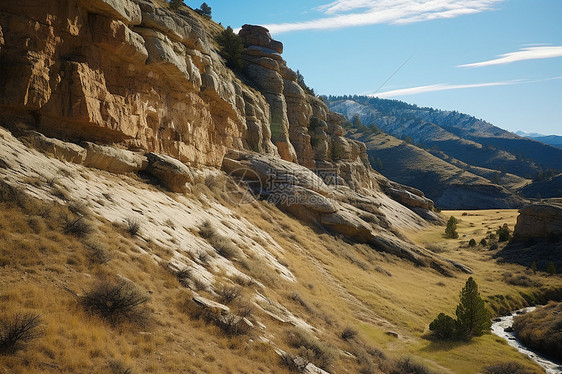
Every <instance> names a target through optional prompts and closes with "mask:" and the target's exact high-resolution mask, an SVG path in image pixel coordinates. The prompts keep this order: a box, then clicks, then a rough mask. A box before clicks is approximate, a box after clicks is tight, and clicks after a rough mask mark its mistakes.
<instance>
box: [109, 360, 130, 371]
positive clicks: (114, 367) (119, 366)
mask: <svg viewBox="0 0 562 374" xmlns="http://www.w3.org/2000/svg"><path fill="white" fill-rule="evenodd" d="M107 366H108V368H109V371H110V372H111V374H132V373H133V369H132V368H130V367H128V366H127V365H125V364H124V363H122V362H121V361H117V360H111V361H109V362H108V363H107Z"/></svg>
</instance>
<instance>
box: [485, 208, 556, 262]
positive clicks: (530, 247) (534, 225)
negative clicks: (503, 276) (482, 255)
mask: <svg viewBox="0 0 562 374" xmlns="http://www.w3.org/2000/svg"><path fill="white" fill-rule="evenodd" d="M513 238H514V240H512V241H511V242H510V243H509V244H508V245H507V246H506V247H505V248H504V249H502V250H501V251H499V252H498V253H497V254H496V257H498V258H501V259H502V261H506V262H513V263H517V264H520V265H524V266H531V265H532V264H533V263H534V264H535V266H536V267H537V269H539V270H541V271H546V270H547V267H548V263H549V262H551V261H552V262H553V263H554V266H555V267H556V269H560V268H562V206H560V205H552V204H534V205H529V206H526V207H525V208H523V209H521V210H520V211H519V216H518V217H517V224H516V225H515V228H514V230H513Z"/></svg>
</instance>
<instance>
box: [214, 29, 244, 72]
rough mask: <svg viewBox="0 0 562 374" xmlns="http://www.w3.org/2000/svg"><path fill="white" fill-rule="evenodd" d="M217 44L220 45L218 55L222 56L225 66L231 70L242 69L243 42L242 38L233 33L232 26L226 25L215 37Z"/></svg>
mask: <svg viewBox="0 0 562 374" xmlns="http://www.w3.org/2000/svg"><path fill="white" fill-rule="evenodd" d="M216 41H217V44H218V45H219V47H220V51H219V53H220V55H221V57H222V58H224V60H225V62H226V66H228V67H229V68H231V69H232V70H242V68H243V67H244V62H243V60H242V51H243V50H244V43H243V42H242V38H240V37H239V36H238V35H236V34H235V33H234V31H233V30H232V27H230V26H228V27H227V28H226V29H225V30H224V31H222V32H221V33H220V34H219V35H217V37H216Z"/></svg>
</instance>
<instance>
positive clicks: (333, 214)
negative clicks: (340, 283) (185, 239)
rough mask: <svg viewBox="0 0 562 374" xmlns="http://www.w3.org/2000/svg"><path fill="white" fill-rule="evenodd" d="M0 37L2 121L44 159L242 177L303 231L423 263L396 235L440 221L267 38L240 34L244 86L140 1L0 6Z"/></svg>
mask: <svg viewBox="0 0 562 374" xmlns="http://www.w3.org/2000/svg"><path fill="white" fill-rule="evenodd" d="M0 30H1V33H0V47H1V49H0V53H1V56H0V70H1V71H2V72H3V74H2V76H1V77H0V109H1V110H0V124H1V125H3V126H6V127H10V128H11V129H12V130H13V131H14V133H16V134H20V135H21V136H24V137H26V139H27V142H28V143H29V144H30V145H32V146H34V147H36V148H38V149H40V150H41V151H42V152H44V153H47V154H50V155H53V156H54V157H57V158H59V159H61V160H65V161H69V162H75V163H78V164H83V165H85V166H88V167H95V168H99V169H103V170H107V171H109V172H112V173H127V172H138V171H141V170H145V171H146V172H148V173H150V174H152V175H153V176H155V177H156V178H157V179H158V180H159V181H160V182H161V183H162V184H163V185H164V186H166V187H167V188H168V189H170V190H171V191H174V192H180V193H184V192H186V191H187V190H188V187H187V185H186V183H189V182H190V181H192V179H193V173H192V170H190V167H195V168H196V167H200V166H203V165H205V166H211V167H219V166H222V168H223V169H224V170H226V171H227V172H229V173H232V174H233V175H237V174H240V173H242V174H244V175H246V178H247V177H248V175H250V174H252V175H254V176H255V177H254V179H257V180H259V181H260V183H262V188H261V190H260V191H259V194H260V195H261V196H265V197H267V198H269V199H277V200H276V201H275V203H276V204H277V205H278V206H280V207H281V208H282V209H285V210H286V211H287V212H289V213H291V214H293V215H295V216H297V217H299V218H301V219H303V220H306V221H310V222H315V223H317V224H319V225H322V226H323V227H325V228H326V229H328V230H330V231H332V232H335V233H338V234H341V235H344V236H346V237H349V238H350V239H352V240H355V241H359V242H364V243H371V244H372V245H373V246H375V247H377V248H380V249H382V250H385V251H387V252H391V253H394V254H396V255H398V256H400V257H405V258H408V259H410V260H412V261H414V262H416V263H418V264H425V265H428V264H430V263H431V262H432V261H434V260H433V259H432V258H431V255H430V254H427V253H422V252H423V251H421V250H420V249H419V248H416V247H415V246H413V245H411V244H409V243H407V241H405V240H404V238H403V237H400V235H398V234H396V233H398V232H399V231H400V229H404V228H420V227H421V226H423V225H424V224H425V223H426V220H433V221H439V218H438V217H437V216H436V215H435V214H434V213H433V212H432V208H433V203H432V202H431V201H430V200H428V199H427V198H425V197H424V196H423V194H422V193H421V192H420V191H418V190H415V189H412V188H407V187H405V186H402V185H399V184H396V183H392V182H390V181H388V180H387V179H386V178H384V177H383V176H381V175H380V174H378V173H377V172H375V171H374V170H373V169H372V168H371V166H370V164H369V161H368V158H367V153H366V147H365V145H364V144H363V143H362V142H360V141H357V140H353V139H349V138H347V137H345V130H344V129H343V127H342V126H341V123H342V116H341V115H338V114H335V113H332V112H330V111H329V110H328V108H327V106H326V105H325V103H324V102H323V101H321V100H320V99H319V98H317V97H314V96H312V95H308V94H306V93H305V91H304V90H303V89H302V88H301V87H300V85H299V84H298V82H297V74H296V73H295V72H294V71H293V70H291V69H290V68H288V67H287V64H286V62H285V61H284V60H283V58H282V56H281V55H282V52H283V44H282V43H280V42H278V41H276V40H273V39H272V38H271V35H270V34H269V32H268V30H267V29H265V28H263V27H260V26H250V25H245V26H244V27H242V29H241V31H240V33H239V35H240V37H241V39H242V40H243V42H244V47H245V48H244V52H243V56H242V57H243V59H244V61H245V67H244V69H243V72H239V74H241V75H244V77H243V80H244V82H243V81H242V80H240V79H239V78H238V77H237V76H236V75H235V74H234V73H233V72H232V71H231V70H230V69H229V68H227V67H226V65H225V63H224V61H223V60H222V58H221V57H220V55H219V53H218V50H217V47H216V45H215V43H213V42H212V39H213V35H216V34H217V33H219V32H221V30H222V28H221V26H219V25H217V24H215V23H213V22H212V21H210V20H208V19H206V18H204V17H201V16H200V15H198V14H196V13H195V12H193V11H191V10H188V9H186V10H181V11H176V12H172V11H170V10H168V9H166V8H164V7H161V6H158V5H157V4H156V3H153V2H152V1H150V0H123V1H117V0H95V1H85V0H46V1H45V2H42V3H41V6H38V5H37V3H36V1H33V0H22V1H21V2H19V3H18V4H13V3H10V4H7V5H6V6H4V7H3V8H2V9H0ZM26 41H27V42H26ZM30 130H31V131H35V132H30ZM37 131H39V132H37ZM41 133H42V134H41ZM43 134H44V135H43ZM45 135H47V136H45ZM63 140H64V141H63ZM225 155H226V157H225ZM245 171H250V172H251V173H249V174H246V173H245ZM272 173H273V180H272ZM265 183H270V184H269V185H265ZM280 192H281V193H282V194H280ZM266 195H267V196H266ZM399 247H400V248H399Z"/></svg>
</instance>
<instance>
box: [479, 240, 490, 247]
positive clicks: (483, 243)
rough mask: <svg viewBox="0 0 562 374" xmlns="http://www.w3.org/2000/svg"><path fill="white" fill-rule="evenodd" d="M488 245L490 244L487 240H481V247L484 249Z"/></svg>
mask: <svg viewBox="0 0 562 374" xmlns="http://www.w3.org/2000/svg"><path fill="white" fill-rule="evenodd" d="M487 244H488V243H487V242H486V239H482V240H480V245H481V246H483V247H484V246H486V245H487Z"/></svg>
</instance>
